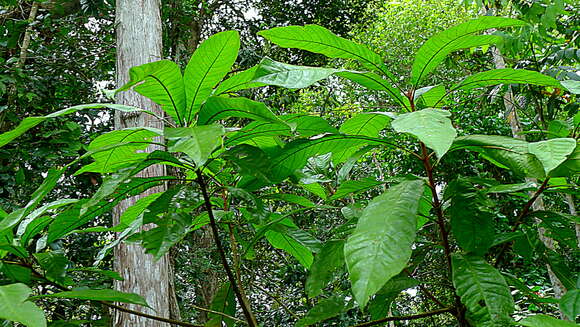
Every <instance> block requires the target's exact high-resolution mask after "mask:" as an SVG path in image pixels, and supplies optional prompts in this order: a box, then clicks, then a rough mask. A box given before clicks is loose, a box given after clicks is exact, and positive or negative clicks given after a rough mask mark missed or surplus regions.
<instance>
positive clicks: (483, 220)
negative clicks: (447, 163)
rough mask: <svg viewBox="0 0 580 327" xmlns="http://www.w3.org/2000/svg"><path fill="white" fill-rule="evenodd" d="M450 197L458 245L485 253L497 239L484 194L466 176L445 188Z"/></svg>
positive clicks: (466, 249) (479, 253)
mask: <svg viewBox="0 0 580 327" xmlns="http://www.w3.org/2000/svg"><path fill="white" fill-rule="evenodd" d="M445 197H446V198H448V199H450V200H451V205H450V206H449V208H448V209H447V211H448V212H449V214H450V216H451V231H452V232H453V235H454V236H455V238H456V239H457V243H458V244H459V246H460V247H461V248H462V249H463V250H465V251H467V252H473V253H475V254H477V255H484V254H485V253H486V252H487V250H488V249H489V248H490V247H491V245H492V244H493V241H494V238H495V237H494V236H495V235H494V234H495V230H494V226H493V215H492V214H491V212H490V211H489V210H488V208H487V207H486V205H485V201H486V200H487V199H485V197H484V196H483V195H482V194H480V193H479V192H478V190H477V189H476V188H475V187H474V186H473V185H472V184H471V183H469V182H467V181H466V180H461V179H460V180H455V181H452V182H451V183H449V185H448V186H447V188H446V189H445Z"/></svg>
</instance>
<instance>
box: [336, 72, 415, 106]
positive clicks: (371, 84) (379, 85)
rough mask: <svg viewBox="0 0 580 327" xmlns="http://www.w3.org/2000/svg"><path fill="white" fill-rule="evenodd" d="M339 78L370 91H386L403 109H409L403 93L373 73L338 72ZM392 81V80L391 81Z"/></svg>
mask: <svg viewBox="0 0 580 327" xmlns="http://www.w3.org/2000/svg"><path fill="white" fill-rule="evenodd" d="M336 75H337V76H340V77H342V78H346V79H348V80H350V81H352V82H355V83H357V84H359V85H361V86H364V87H366V88H368V89H370V90H375V91H384V92H387V93H388V94H389V96H391V98H393V100H395V101H396V102H397V104H399V105H400V106H401V107H403V108H405V109H407V110H408V109H409V100H408V99H407V98H406V97H404V96H403V95H402V94H401V91H400V90H399V89H397V88H396V87H393V86H392V85H391V82H390V81H387V80H385V79H384V78H382V77H381V76H379V75H377V74H375V73H373V72H355V71H342V72H337V73H336ZM391 80H392V79H391Z"/></svg>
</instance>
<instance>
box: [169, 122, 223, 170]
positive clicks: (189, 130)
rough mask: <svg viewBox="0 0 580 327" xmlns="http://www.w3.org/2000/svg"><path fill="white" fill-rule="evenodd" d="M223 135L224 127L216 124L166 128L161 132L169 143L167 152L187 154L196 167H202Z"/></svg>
mask: <svg viewBox="0 0 580 327" xmlns="http://www.w3.org/2000/svg"><path fill="white" fill-rule="evenodd" d="M224 134H225V129H224V127H223V126H221V125H217V124H212V125H202V126H193V127H181V128H166V129H165V130H164V132H163V135H164V136H165V138H167V139H168V140H170V141H171V142H170V143H169V147H168V149H167V150H168V151H170V152H183V153H185V154H187V155H188V156H189V157H190V158H191V159H192V160H193V162H194V163H195V165H196V166H197V167H201V166H203V165H204V164H205V162H206V161H207V159H208V158H209V156H210V155H211V153H212V152H213V150H215V149H216V148H217V147H218V146H220V145H221V144H222V136H223V135H224Z"/></svg>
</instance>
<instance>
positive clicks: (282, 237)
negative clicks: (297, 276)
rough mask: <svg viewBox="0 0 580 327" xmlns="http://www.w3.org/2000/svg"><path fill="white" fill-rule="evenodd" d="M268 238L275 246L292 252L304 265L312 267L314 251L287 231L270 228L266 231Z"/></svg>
mask: <svg viewBox="0 0 580 327" xmlns="http://www.w3.org/2000/svg"><path fill="white" fill-rule="evenodd" d="M266 239H267V240H268V242H269V243H270V244H271V245H272V246H273V247H275V248H277V249H280V250H284V251H286V252H288V253H289V254H291V255H292V256H293V257H294V258H296V260H298V262H300V264H301V265H303V266H304V267H306V268H310V265H312V261H313V260H314V256H313V255H312V252H311V251H310V250H309V249H308V248H307V247H305V246H304V245H302V244H300V243H299V242H297V241H296V240H294V239H293V238H292V237H290V236H289V235H287V234H286V233H280V232H276V231H272V230H269V231H267V232H266Z"/></svg>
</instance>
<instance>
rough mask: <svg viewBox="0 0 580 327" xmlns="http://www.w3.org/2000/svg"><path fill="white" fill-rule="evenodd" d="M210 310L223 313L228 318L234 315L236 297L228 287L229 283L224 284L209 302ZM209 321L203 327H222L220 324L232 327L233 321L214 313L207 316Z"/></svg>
mask: <svg viewBox="0 0 580 327" xmlns="http://www.w3.org/2000/svg"><path fill="white" fill-rule="evenodd" d="M211 309H212V310H214V311H217V312H221V313H225V314H227V315H230V316H232V317H233V316H235V315H236V297H235V294H234V289H233V288H232V287H230V283H229V282H227V283H224V285H222V286H221V287H220V288H219V289H218V291H217V292H216V294H215V295H214V296H213V299H212V300H211ZM208 318H209V321H208V322H207V323H206V324H205V326H204V327H222V326H223V325H222V322H223V323H225V324H226V326H228V327H229V326H234V321H233V320H232V319H230V318H226V317H224V316H222V315H218V314H215V313H210V314H208Z"/></svg>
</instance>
